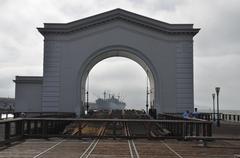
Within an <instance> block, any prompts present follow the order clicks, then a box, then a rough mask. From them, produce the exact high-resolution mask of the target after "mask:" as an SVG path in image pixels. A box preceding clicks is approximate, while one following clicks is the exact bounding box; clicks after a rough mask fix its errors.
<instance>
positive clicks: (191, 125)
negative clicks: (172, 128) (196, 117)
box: [189, 122, 193, 136]
mask: <svg viewBox="0 0 240 158" xmlns="http://www.w3.org/2000/svg"><path fill="white" fill-rule="evenodd" d="M189 126H190V127H189V128H190V136H193V123H192V122H190V123H189Z"/></svg>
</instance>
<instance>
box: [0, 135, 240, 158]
mask: <svg viewBox="0 0 240 158" xmlns="http://www.w3.org/2000/svg"><path fill="white" fill-rule="evenodd" d="M93 141H94V140H92V139H85V140H72V139H57V138H55V139H50V140H44V139H27V140H26V141H24V142H20V143H17V144H16V145H13V146H10V147H8V148H6V149H1V150H0V158H3V157H5V158H7V157H14V158H56V157H57V158H80V157H82V158H83V157H84V158H106V157H109V158H110V157H111V158H138V157H141V158H150V157H151V158H159V157H160V158H161V157H163V158H206V157H208V158H219V157H221V158H233V157H234V155H237V154H239V155H240V141H223V140H221V141H214V142H210V143H208V146H207V147H202V146H201V143H199V142H198V141H177V140H164V141H163V140H161V141H159V140H157V141H154V140H147V139H136V140H133V143H134V146H135V147H134V146H133V145H132V144H129V142H130V141H129V140H126V139H117V140H113V139H100V140H99V141H98V143H96V145H93V144H94V143H93ZM131 141H132V140H131ZM91 144H92V145H91ZM134 148H135V149H134Z"/></svg>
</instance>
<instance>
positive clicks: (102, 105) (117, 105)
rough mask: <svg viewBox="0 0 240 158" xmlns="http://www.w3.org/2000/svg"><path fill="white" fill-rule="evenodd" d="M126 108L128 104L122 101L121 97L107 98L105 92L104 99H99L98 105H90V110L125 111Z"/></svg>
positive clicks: (111, 96)
mask: <svg viewBox="0 0 240 158" xmlns="http://www.w3.org/2000/svg"><path fill="white" fill-rule="evenodd" d="M125 107H126V103H125V102H123V101H120V96H117V97H115V96H114V95H111V94H109V95H108V98H107V97H106V92H104V98H97V99H96V103H89V110H109V111H111V110H123V109H124V108H125Z"/></svg>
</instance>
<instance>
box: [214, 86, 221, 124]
mask: <svg viewBox="0 0 240 158" xmlns="http://www.w3.org/2000/svg"><path fill="white" fill-rule="evenodd" d="M215 90H216V94H217V127H220V114H219V91H220V87H216V88H215Z"/></svg>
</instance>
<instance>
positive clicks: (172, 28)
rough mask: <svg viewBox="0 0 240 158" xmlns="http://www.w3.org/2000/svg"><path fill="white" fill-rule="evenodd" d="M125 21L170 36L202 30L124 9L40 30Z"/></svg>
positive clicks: (68, 29)
mask: <svg viewBox="0 0 240 158" xmlns="http://www.w3.org/2000/svg"><path fill="white" fill-rule="evenodd" d="M116 20H119V21H125V22H128V23H132V24H134V25H139V26H141V27H145V28H148V29H152V30H155V31H160V32H164V33H168V34H182V33H184V34H192V35H193V36H194V35H195V34H197V33H198V31H199V30H200V29H196V28H193V24H169V23H165V22H162V21H158V20H155V19H152V18H149V17H145V16H142V15H139V14H135V13H132V12H129V11H126V10H123V9H114V10H111V11H108V12H104V13H101V14H97V15H94V16H91V17H87V18H84V19H80V20H77V21H73V22H70V23H45V24H44V27H43V28H38V30H39V32H40V33H41V34H42V35H45V34H48V33H71V32H75V31H81V30H85V29H89V28H92V27H96V26H99V25H104V24H106V23H109V22H113V21H116Z"/></svg>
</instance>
